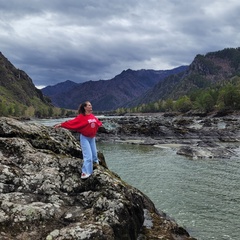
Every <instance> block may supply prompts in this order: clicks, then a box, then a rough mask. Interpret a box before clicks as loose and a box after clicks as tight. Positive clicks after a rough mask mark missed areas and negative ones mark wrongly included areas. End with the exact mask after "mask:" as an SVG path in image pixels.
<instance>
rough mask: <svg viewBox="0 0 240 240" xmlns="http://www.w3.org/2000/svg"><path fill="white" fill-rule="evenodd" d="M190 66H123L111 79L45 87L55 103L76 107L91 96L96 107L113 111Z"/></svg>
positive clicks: (64, 106) (68, 81)
mask: <svg viewBox="0 0 240 240" xmlns="http://www.w3.org/2000/svg"><path fill="white" fill-rule="evenodd" d="M187 68H188V66H180V67H178V68H174V69H171V70H144V69H142V70H131V69H128V70H124V71H123V72H122V73H120V74H119V75H117V76H115V77H114V78H112V79H110V80H99V81H87V82H84V83H79V84H77V83H74V82H72V81H70V80H67V81H65V82H62V83H58V84H56V85H54V86H47V87H45V88H43V89H42V92H43V94H44V95H46V96H48V97H49V98H50V99H51V101H52V103H53V104H54V105H55V106H57V107H61V108H67V109H77V108H78V106H79V104H80V103H82V102H84V101H86V100H89V101H91V102H92V104H93V106H94V110H96V111H110V110H115V109H117V108H119V107H122V106H124V104H126V103H127V102H129V101H131V100H133V99H135V98H137V97H139V96H141V95H142V94H143V93H144V92H146V91H147V90H148V89H150V88H152V87H153V86H154V85H155V84H156V83H158V82H161V81H163V80H164V79H165V78H166V77H168V76H170V75H175V74H178V73H179V72H184V71H186V69H187Z"/></svg>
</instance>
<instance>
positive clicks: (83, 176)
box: [81, 173, 91, 179]
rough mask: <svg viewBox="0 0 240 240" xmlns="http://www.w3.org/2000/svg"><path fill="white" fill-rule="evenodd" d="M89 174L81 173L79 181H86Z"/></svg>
mask: <svg viewBox="0 0 240 240" xmlns="http://www.w3.org/2000/svg"><path fill="white" fill-rule="evenodd" d="M90 175H91V174H87V173H82V174H81V179H86V178H88V177H90Z"/></svg>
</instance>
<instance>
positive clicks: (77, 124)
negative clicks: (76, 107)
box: [61, 115, 87, 130]
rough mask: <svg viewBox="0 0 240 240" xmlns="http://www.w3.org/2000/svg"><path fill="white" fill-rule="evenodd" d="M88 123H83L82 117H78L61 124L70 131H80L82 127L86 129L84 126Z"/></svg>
mask: <svg viewBox="0 0 240 240" xmlns="http://www.w3.org/2000/svg"><path fill="white" fill-rule="evenodd" d="M86 124H87V123H86V122H85V123H84V121H82V116H81V115H78V116H77V117H75V118H73V119H71V120H68V121H66V122H63V123H61V127H63V128H66V129H69V130H78V129H80V128H82V127H84V125H86Z"/></svg>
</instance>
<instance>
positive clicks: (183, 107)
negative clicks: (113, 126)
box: [116, 77, 240, 114]
mask: <svg viewBox="0 0 240 240" xmlns="http://www.w3.org/2000/svg"><path fill="white" fill-rule="evenodd" d="M229 110H240V77H235V78H234V79H232V80H231V81H230V82H228V83H227V84H226V85H224V86H221V85H218V86H217V85H215V86H211V87H208V88H206V89H196V90H192V91H191V92H190V93H189V94H187V95H184V96H181V97H179V98H178V99H172V98H168V99H165V100H162V99H160V100H158V101H156V102H151V103H148V104H141V105H139V106H136V107H132V108H119V109H117V110H116V113H117V114H124V113H127V112H129V113H139V112H142V113H144V112H145V113H147V112H172V111H177V112H181V113H186V112H188V111H198V112H201V113H210V112H213V111H229Z"/></svg>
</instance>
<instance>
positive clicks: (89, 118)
mask: <svg viewBox="0 0 240 240" xmlns="http://www.w3.org/2000/svg"><path fill="white" fill-rule="evenodd" d="M78 113H79V115H78V116H77V117H75V118H74V119H71V120H69V121H66V122H63V123H59V124H56V125H55V126H54V128H59V127H63V128H66V129H69V130H75V131H77V132H79V133H80V144H81V148H82V153H83V166H82V174H81V178H82V179H86V178H88V177H89V176H90V175H91V174H92V173H93V164H94V163H96V164H98V163H99V160H98V157H97V148H96V138H95V137H96V134H97V131H98V128H99V127H100V126H102V122H101V121H99V120H98V119H97V118H96V117H95V116H94V115H93V114H92V105H91V103H90V102H89V101H86V102H84V103H83V104H81V105H80V106H79V109H78Z"/></svg>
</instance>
